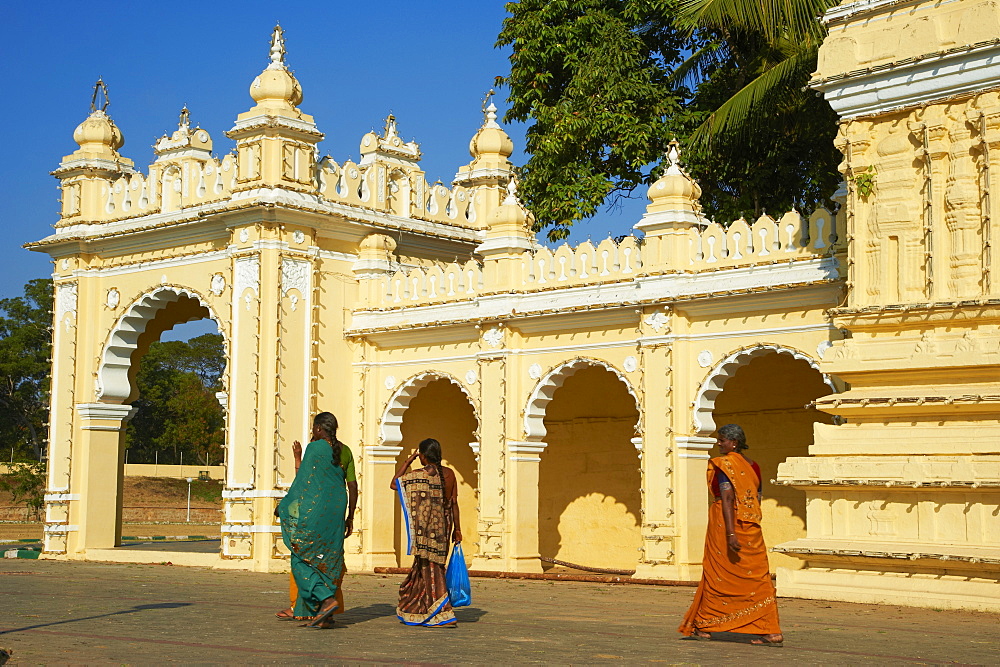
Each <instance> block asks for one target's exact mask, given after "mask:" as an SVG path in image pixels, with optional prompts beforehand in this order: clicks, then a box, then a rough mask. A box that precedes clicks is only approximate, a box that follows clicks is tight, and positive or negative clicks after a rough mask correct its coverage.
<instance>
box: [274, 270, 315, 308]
mask: <svg viewBox="0 0 1000 667" xmlns="http://www.w3.org/2000/svg"><path fill="white" fill-rule="evenodd" d="M309 268H310V267H309V262H303V261H302V260H298V259H290V258H288V257H285V258H284V259H282V260H281V293H282V294H283V295H285V296H287V297H288V298H289V300H290V301H291V302H292V310H295V308H296V306H297V304H298V302H299V298H300V296H299V295H303V296H304V295H305V294H306V293H307V291H308V290H309ZM291 290H295V291H297V292H298V294H289V292H290V291H291Z"/></svg>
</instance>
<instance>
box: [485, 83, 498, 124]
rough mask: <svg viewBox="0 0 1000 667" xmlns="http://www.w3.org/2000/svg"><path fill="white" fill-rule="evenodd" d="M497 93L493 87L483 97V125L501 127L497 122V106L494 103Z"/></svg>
mask: <svg viewBox="0 0 1000 667" xmlns="http://www.w3.org/2000/svg"><path fill="white" fill-rule="evenodd" d="M495 94H496V91H494V90H493V89H492V88H490V89H489V91H488V92H487V93H486V95H485V96H484V97H483V127H489V128H495V129H499V128H500V125H499V124H498V123H497V107H496V105H495V104H493V96H494V95H495Z"/></svg>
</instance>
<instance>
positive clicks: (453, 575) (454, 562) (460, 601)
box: [444, 542, 472, 607]
mask: <svg viewBox="0 0 1000 667" xmlns="http://www.w3.org/2000/svg"><path fill="white" fill-rule="evenodd" d="M444 580H445V582H446V583H447V584H448V597H449V598H451V606H452V607H467V606H469V605H470V604H472V584H471V583H469V569H468V568H467V567H466V566H465V554H464V553H462V543H461V542H459V543H458V544H456V545H455V547H454V548H453V549H452V550H451V559H450V560H449V561H448V569H447V570H445V572H444Z"/></svg>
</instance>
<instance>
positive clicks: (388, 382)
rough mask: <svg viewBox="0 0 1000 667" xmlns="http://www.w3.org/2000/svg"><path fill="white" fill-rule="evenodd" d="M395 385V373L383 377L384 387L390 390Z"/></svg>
mask: <svg viewBox="0 0 1000 667" xmlns="http://www.w3.org/2000/svg"><path fill="white" fill-rule="evenodd" d="M395 386H396V376H395V375H389V376H387V377H386V378H385V388H386V389H390V390H391V389H392V388H393V387H395Z"/></svg>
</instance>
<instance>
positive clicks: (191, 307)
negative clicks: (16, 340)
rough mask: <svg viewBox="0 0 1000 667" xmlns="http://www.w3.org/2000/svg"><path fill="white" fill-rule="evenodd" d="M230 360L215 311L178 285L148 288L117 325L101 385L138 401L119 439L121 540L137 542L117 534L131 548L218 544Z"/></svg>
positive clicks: (113, 397)
mask: <svg viewBox="0 0 1000 667" xmlns="http://www.w3.org/2000/svg"><path fill="white" fill-rule="evenodd" d="M227 357H228V355H227V350H226V346H225V340H224V338H223V336H222V334H221V332H220V330H219V327H218V324H217V321H216V319H215V318H214V317H213V313H211V312H210V310H209V308H208V307H207V306H206V305H205V303H204V302H203V301H202V300H201V299H200V298H199V297H198V295H196V294H194V293H192V292H189V291H187V290H183V289H180V288H173V287H162V288H158V289H156V290H154V291H153V292H151V293H148V294H146V295H144V296H143V297H141V298H140V299H139V300H137V301H136V302H135V303H134V304H133V305H132V306H130V307H128V308H127V309H126V311H125V314H124V315H123V316H122V318H121V319H120V320H119V322H118V324H117V325H116V327H115V329H114V331H112V333H111V336H110V337H109V342H108V345H107V346H106V348H105V352H104V355H103V358H102V362H103V363H102V364H101V369H100V373H99V376H98V384H99V389H100V392H101V399H102V401H105V402H108V403H112V402H122V403H126V404H129V405H131V406H132V408H133V416H132V418H131V419H130V420H129V422H128V423H127V424H125V425H123V428H122V433H121V437H120V440H121V447H122V456H121V464H122V465H120V466H119V468H118V478H119V485H118V489H119V492H118V503H117V520H118V525H119V527H120V532H119V533H118V534H119V535H120V536H121V537H123V538H130V537H133V538H139V539H138V540H130V539H122V540H120V542H121V544H122V545H123V546H125V547H126V548H130V549H144V548H152V545H149V544H143V543H144V542H147V543H148V542H149V540H144V539H142V538H149V537H166V538H167V539H166V540H162V541H161V540H157V546H156V548H157V550H162V551H170V550H172V551H202V552H204V551H218V550H219V542H218V539H219V531H220V524H221V516H222V515H221V512H220V510H221V509H222V489H223V485H224V480H225V474H224V470H225V458H226V448H225V433H226V414H225V409H224V403H225V397H226V380H225V377H226V374H225V370H226V363H227V361H226V360H227ZM188 480H190V481H188ZM189 492H190V494H189ZM189 498H190V500H189ZM179 536H200V537H205V538H211V539H209V540H205V539H201V540H198V541H197V542H195V541H192V540H186V541H179V540H177V539H176V538H178V537H179ZM171 537H173V538H175V539H174V540H171V539H170V538H171ZM136 542H138V544H136Z"/></svg>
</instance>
